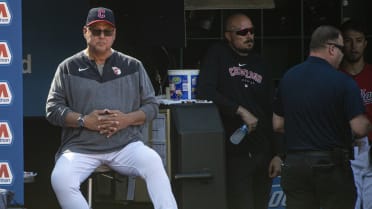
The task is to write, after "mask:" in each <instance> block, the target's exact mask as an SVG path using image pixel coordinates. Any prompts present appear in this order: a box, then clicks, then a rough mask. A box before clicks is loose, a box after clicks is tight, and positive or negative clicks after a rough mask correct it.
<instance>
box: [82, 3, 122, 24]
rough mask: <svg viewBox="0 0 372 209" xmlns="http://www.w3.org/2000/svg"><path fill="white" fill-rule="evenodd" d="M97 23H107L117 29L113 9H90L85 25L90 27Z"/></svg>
mask: <svg viewBox="0 0 372 209" xmlns="http://www.w3.org/2000/svg"><path fill="white" fill-rule="evenodd" d="M97 22H105V23H107V24H110V25H112V26H113V27H115V17H114V12H112V10H111V9H107V8H104V7H96V8H92V9H90V10H89V12H88V17H87V21H86V24H85V25H86V26H89V25H91V24H93V23H97Z"/></svg>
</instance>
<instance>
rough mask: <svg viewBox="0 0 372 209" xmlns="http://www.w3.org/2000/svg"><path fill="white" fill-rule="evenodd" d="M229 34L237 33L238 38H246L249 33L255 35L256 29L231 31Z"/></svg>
mask: <svg viewBox="0 0 372 209" xmlns="http://www.w3.org/2000/svg"><path fill="white" fill-rule="evenodd" d="M228 32H235V34H236V35H238V36H246V35H247V34H248V33H250V34H251V35H253V34H254V27H251V28H244V29H241V30H238V31H237V30H230V31H228Z"/></svg>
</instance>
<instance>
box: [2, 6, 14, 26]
mask: <svg viewBox="0 0 372 209" xmlns="http://www.w3.org/2000/svg"><path fill="white" fill-rule="evenodd" d="M11 19H12V15H11V14H10V12H9V8H8V5H7V4H6V2H0V25H7V24H9V23H10V21H11Z"/></svg>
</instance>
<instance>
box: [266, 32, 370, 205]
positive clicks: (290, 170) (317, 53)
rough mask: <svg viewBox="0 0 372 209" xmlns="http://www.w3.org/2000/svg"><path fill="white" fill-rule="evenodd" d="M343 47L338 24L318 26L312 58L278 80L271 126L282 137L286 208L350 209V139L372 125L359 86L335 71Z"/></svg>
mask: <svg viewBox="0 0 372 209" xmlns="http://www.w3.org/2000/svg"><path fill="white" fill-rule="evenodd" d="M342 48H343V38H342V36H341V32H340V31H339V30H338V29H337V28H335V27H332V26H320V27H318V28H317V29H316V30H315V31H314V32H313V34H312V37H311V42H310V56H309V57H308V58H307V60H305V62H303V63H301V64H299V65H297V66H294V67H292V68H291V69H290V70H288V72H287V73H286V74H285V75H284V76H283V78H282V80H281V82H280V85H279V89H278V92H277V96H276V98H275V103H274V115H273V126H274V130H275V131H276V132H282V133H284V137H285V139H286V150H287V156H286V159H285V161H284V163H283V166H282V171H281V174H282V179H281V186H282V188H283V191H284V192H285V194H286V198H287V202H286V203H287V209H298V208H301V209H319V208H322V209H334V208H337V209H353V208H354V205H355V199H356V190H355V184H354V178H353V173H352V169H351V166H350V161H349V159H350V157H352V153H351V148H352V140H351V139H352V135H354V136H358V137H362V136H365V135H367V134H368V132H369V131H370V130H371V124H370V123H369V121H368V119H367V118H366V116H365V115H364V113H365V108H364V106H363V102H362V99H361V97H360V91H359V88H358V86H357V85H356V83H355V82H354V81H353V79H351V78H350V77H348V76H346V75H345V74H343V73H342V72H340V71H338V70H337V68H338V66H339V64H340V62H341V60H342V58H343V52H342Z"/></svg>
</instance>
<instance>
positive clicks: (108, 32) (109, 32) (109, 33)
mask: <svg viewBox="0 0 372 209" xmlns="http://www.w3.org/2000/svg"><path fill="white" fill-rule="evenodd" d="M89 30H90V31H91V32H92V34H93V36H101V34H102V33H103V35H104V36H112V35H113V34H114V30H107V29H105V30H99V29H95V28H89Z"/></svg>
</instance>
